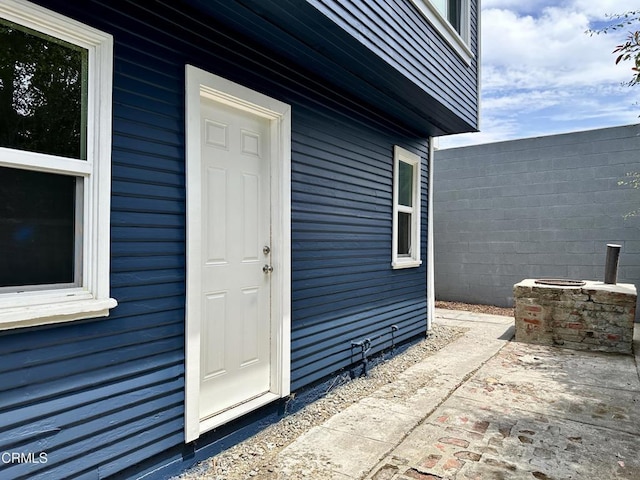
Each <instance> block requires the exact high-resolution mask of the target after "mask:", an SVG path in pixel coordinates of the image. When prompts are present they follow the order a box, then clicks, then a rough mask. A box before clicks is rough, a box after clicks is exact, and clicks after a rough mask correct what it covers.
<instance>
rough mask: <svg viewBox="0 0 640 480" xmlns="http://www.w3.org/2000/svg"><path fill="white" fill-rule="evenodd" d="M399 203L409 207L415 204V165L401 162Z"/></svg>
mask: <svg viewBox="0 0 640 480" xmlns="http://www.w3.org/2000/svg"><path fill="white" fill-rule="evenodd" d="M398 167H399V168H398V169H399V172H398V174H399V177H398V203H399V204H400V205H405V206H407V207H412V206H413V165H410V164H408V163H406V162H399V165H398Z"/></svg>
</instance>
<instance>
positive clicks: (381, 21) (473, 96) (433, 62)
mask: <svg viewBox="0 0 640 480" xmlns="http://www.w3.org/2000/svg"><path fill="white" fill-rule="evenodd" d="M310 3H312V4H313V5H314V6H315V7H316V8H318V9H319V10H320V11H322V12H323V13H324V14H325V15H327V16H328V17H329V18H331V19H332V20H333V21H335V22H336V23H337V24H338V25H340V26H341V27H342V28H343V29H345V30H346V31H349V32H350V33H351V34H352V36H353V37H354V38H356V39H357V40H358V41H360V42H362V43H363V44H364V45H366V46H367V48H369V49H370V50H371V51H372V52H374V53H375V54H376V55H377V56H379V57H381V58H383V59H384V60H385V61H386V62H388V63H389V64H390V65H393V66H394V68H396V69H397V70H399V71H401V72H402V73H403V74H404V75H405V76H406V77H408V78H410V79H411V80H412V81H413V82H415V83H416V84H417V85H420V86H421V87H422V88H423V89H424V90H425V91H426V92H428V93H429V94H430V95H432V96H433V97H434V98H437V99H439V101H441V102H443V103H444V104H445V105H446V106H447V108H449V109H451V110H453V111H455V112H456V113H457V114H458V115H460V116H461V117H463V118H465V119H466V120H467V121H468V122H469V123H470V124H471V125H476V126H477V124H478V90H477V87H478V68H477V67H478V61H477V60H478V55H479V49H478V36H477V33H478V32H477V29H476V15H477V8H478V5H477V2H476V1H474V0H471V1H470V4H471V8H470V16H471V18H470V23H471V25H472V26H473V29H472V30H471V32H470V41H469V47H470V49H471V51H472V52H474V55H475V58H474V59H473V61H472V65H471V66H470V67H469V66H467V65H466V64H465V62H464V61H463V60H462V59H461V58H460V57H459V56H458V55H457V53H455V51H454V50H453V49H452V48H451V47H450V46H449V45H448V44H447V42H446V41H445V40H444V39H443V38H442V37H441V36H440V35H439V34H438V32H437V31H436V30H435V29H434V27H433V26H432V25H431V24H429V22H428V21H427V20H426V19H425V18H424V17H423V16H422V14H421V13H420V12H418V10H417V9H416V7H415V6H413V5H411V4H410V2H408V1H406V0H371V1H366V2H365V1H353V2H340V1H337V0H310Z"/></svg>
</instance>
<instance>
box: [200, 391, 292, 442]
mask: <svg viewBox="0 0 640 480" xmlns="http://www.w3.org/2000/svg"><path fill="white" fill-rule="evenodd" d="M279 398H280V396H279V395H277V394H275V393H273V392H266V393H264V394H262V395H259V396H257V397H254V398H252V399H251V400H249V401H246V402H242V403H240V404H238V405H236V406H234V407H231V408H228V409H226V410H224V411H222V412H220V413H216V414H214V415H212V416H210V417H207V418H204V419H201V420H200V434H203V433H205V432H208V431H209V430H213V429H214V428H216V427H219V426H220V425H223V424H225V423H228V422H230V421H231V420H235V419H236V418H238V417H241V416H242V415H245V414H247V413H249V412H252V411H253V410H256V409H257V408H260V407H263V406H265V405H267V404H269V403H271V402H273V401H275V400H278V399H279Z"/></svg>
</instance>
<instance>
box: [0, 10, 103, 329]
mask: <svg viewBox="0 0 640 480" xmlns="http://www.w3.org/2000/svg"><path fill="white" fill-rule="evenodd" d="M0 45H2V48H1V49H0V251H2V255H1V256H0V329H3V328H15V327H21V326H29V325H38V324H43V323H55V322H61V321H69V320H75V319H80V318H89V317H96V316H104V315H106V314H107V313H108V311H109V308H113V307H114V306H115V305H116V302H115V300H113V299H111V298H109V228H110V226H109V217H110V188H111V187H110V181H111V179H110V175H111V85H112V80H111V76H112V61H113V40H112V38H111V36H110V35H107V34H105V33H102V32H99V31H97V30H95V29H93V28H90V27H87V26H85V25H83V24H80V23H77V22H75V21H73V20H70V19H68V18H66V17H63V16H60V15H57V14H56V13H55V12H51V11H49V10H46V9H44V8H41V7H39V6H36V5H33V4H31V3H29V2H26V1H23V0H4V1H3V2H2V3H0Z"/></svg>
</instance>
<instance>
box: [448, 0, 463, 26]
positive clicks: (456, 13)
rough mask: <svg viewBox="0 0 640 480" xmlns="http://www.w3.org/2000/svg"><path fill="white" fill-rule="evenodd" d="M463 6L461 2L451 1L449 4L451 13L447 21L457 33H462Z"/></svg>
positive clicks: (458, 0) (457, 0)
mask: <svg viewBox="0 0 640 480" xmlns="http://www.w3.org/2000/svg"><path fill="white" fill-rule="evenodd" d="M461 18H462V5H461V2H460V0H451V1H450V2H449V13H448V15H447V19H448V20H449V23H450V24H451V26H452V27H453V28H454V29H455V31H456V32H458V33H462V22H461Z"/></svg>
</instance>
